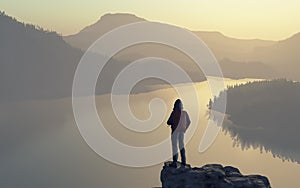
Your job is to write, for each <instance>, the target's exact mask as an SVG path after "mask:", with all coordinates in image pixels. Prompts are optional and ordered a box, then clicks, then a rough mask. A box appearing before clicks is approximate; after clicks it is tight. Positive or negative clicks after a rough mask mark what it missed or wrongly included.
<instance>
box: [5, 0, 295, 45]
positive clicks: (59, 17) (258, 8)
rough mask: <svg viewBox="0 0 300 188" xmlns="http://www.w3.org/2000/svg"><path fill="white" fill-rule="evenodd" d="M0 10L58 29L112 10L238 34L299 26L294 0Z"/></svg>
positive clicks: (170, 0) (98, 1) (98, 2)
mask: <svg viewBox="0 0 300 188" xmlns="http://www.w3.org/2000/svg"><path fill="white" fill-rule="evenodd" d="M0 10H2V11H5V12H6V13H7V14H9V15H11V16H14V17H16V18H17V19H18V20H20V21H24V22H29V23H33V24H37V25H40V26H42V27H44V28H47V29H51V30H55V31H57V32H59V33H62V34H63V35H68V34H73V33H76V32H78V31H79V30H80V29H82V28H83V27H85V26H87V25H90V24H92V23H94V22H96V21H97V20H98V19H99V17H100V16H101V15H103V14H105V13H117V12H126V13H133V14H136V15H137V16H140V17H143V18H146V19H148V20H152V21H160V22H166V23H170V24H175V25H179V26H183V27H187V28H189V29H192V30H216V31H220V32H222V33H224V34H225V35H227V36H232V37H237V38H261V39H273V40H278V39H284V38H287V37H289V36H291V35H293V34H295V33H297V32H300V11H299V10H300V1H299V0H151V1H150V0H147V1H145V0H106V1H104V0H1V1H0Z"/></svg>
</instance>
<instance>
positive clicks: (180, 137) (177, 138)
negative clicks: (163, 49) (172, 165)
mask: <svg viewBox="0 0 300 188" xmlns="http://www.w3.org/2000/svg"><path fill="white" fill-rule="evenodd" d="M171 140H172V153H173V162H177V160H178V143H179V150H180V156H181V162H182V163H183V164H186V157H185V149H184V132H177V131H175V132H173V133H172V136H171Z"/></svg>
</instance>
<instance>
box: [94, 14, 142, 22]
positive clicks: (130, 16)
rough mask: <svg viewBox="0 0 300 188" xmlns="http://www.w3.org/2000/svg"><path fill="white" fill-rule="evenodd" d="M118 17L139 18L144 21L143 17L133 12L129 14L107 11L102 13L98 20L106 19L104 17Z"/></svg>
mask: <svg viewBox="0 0 300 188" xmlns="http://www.w3.org/2000/svg"><path fill="white" fill-rule="evenodd" d="M118 18H122V19H124V18H127V19H136V20H140V21H145V19H143V18H140V17H138V16H136V15H135V14H130V13H107V14H104V15H102V16H101V17H100V19H99V21H100V20H102V21H103V20H106V19H118Z"/></svg>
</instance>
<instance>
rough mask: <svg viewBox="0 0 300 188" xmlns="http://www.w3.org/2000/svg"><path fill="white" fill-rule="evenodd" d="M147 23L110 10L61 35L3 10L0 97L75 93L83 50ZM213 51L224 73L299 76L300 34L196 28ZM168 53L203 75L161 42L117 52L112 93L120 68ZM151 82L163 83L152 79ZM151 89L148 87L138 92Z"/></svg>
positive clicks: (109, 79) (110, 71)
mask: <svg viewBox="0 0 300 188" xmlns="http://www.w3.org/2000/svg"><path fill="white" fill-rule="evenodd" d="M139 21H145V19H142V18H139V17H137V16H135V15H131V14H106V15H104V16H102V17H101V19H100V20H99V21H97V22H96V23H95V24H93V25H91V26H87V27H85V28H84V29H82V30H81V31H80V32H79V33H77V34H75V35H71V36H65V37H62V36H60V35H58V34H57V33H56V32H52V31H45V30H43V29H42V28H39V27H36V26H34V25H31V24H24V23H21V22H19V21H17V20H16V19H14V18H12V17H10V16H7V15H6V14H4V13H3V12H0V28H1V29H0V41H1V43H0V87H1V93H0V98H1V100H3V99H5V100H6V99H39V98H61V97H67V96H71V90H72V81H73V77H74V72H75V70H76V66H77V65H78V62H79V61H80V59H81V57H82V55H83V51H85V50H86V49H87V48H88V47H89V45H91V44H92V43H93V42H94V41H95V40H96V39H97V38H99V37H100V36H102V35H103V34H104V33H106V32H108V31H110V30H111V29H113V28H116V27H118V26H121V25H124V24H128V23H133V22H139ZM194 33H195V34H196V35H198V36H199V37H200V38H201V39H202V40H203V41H204V42H205V43H206V44H207V45H208V46H209V47H210V48H211V50H212V51H213V52H214V54H215V56H216V57H217V59H218V60H219V62H220V65H221V68H222V70H223V73H224V75H225V77H229V78H245V77H252V78H277V77H286V78H288V79H293V80H300V75H299V74H298V72H299V63H298V62H299V59H300V55H299V53H298V49H300V34H297V35H295V36H293V37H291V38H289V39H286V40H283V41H278V42H276V41H265V40H241V39H233V38H229V37H226V36H224V35H222V34H221V33H218V32H202V31H197V32H194ZM149 56H156V57H164V58H168V59H170V60H172V61H174V62H176V63H178V64H179V65H180V66H182V67H183V68H184V69H185V70H186V71H187V72H188V73H189V74H190V75H191V77H192V79H193V80H194V81H202V80H204V79H205V77H204V75H203V74H201V70H199V69H198V68H197V67H196V66H195V64H194V63H193V62H192V61H191V60H190V59H189V58H188V57H187V56H186V55H184V54H183V53H180V52H179V51H178V50H175V49H172V48H169V47H166V46H161V45H158V44H151V45H149V44H141V45H136V46H132V47H129V48H128V49H126V50H123V51H121V52H119V53H118V54H117V55H116V56H115V57H114V58H113V59H112V60H111V62H110V65H109V66H107V67H106V68H105V69H104V70H103V74H102V75H104V77H106V80H105V84H104V85H105V86H104V88H101V89H97V90H96V92H97V93H106V92H109V91H110V90H109V89H110V87H111V84H112V83H113V80H114V78H115V76H116V75H117V73H118V71H120V70H121V69H122V68H124V67H125V66H126V65H127V64H129V63H130V62H131V61H133V60H136V59H139V58H141V57H149ZM147 83H148V85H151V84H154V83H160V82H156V81H153V80H150V81H148V82H147ZM143 91H147V89H145V88H139V89H137V92H143Z"/></svg>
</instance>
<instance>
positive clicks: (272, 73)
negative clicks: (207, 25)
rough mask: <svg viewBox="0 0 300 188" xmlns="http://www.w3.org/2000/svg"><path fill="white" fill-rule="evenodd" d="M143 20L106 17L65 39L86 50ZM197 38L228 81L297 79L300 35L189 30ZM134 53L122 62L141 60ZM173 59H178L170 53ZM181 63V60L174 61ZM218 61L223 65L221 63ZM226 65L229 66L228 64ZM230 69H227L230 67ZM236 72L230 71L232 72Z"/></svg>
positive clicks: (160, 51)
mask: <svg viewBox="0 0 300 188" xmlns="http://www.w3.org/2000/svg"><path fill="white" fill-rule="evenodd" d="M140 21H146V20H145V19H143V18H139V17H137V16H135V15H132V14H121V13H119V14H106V15H104V16H102V17H101V18H100V20H99V21H97V22H96V23H94V24H92V25H90V26H87V27H85V28H83V29H82V30H81V31H80V32H79V33H77V34H75V35H70V36H65V37H64V40H66V41H67V42H68V43H69V44H71V45H72V46H75V47H77V48H81V49H82V50H86V49H87V48H88V47H89V46H90V45H91V44H92V43H93V42H94V41H95V40H96V39H98V38H99V37H101V36H102V35H103V34H104V33H106V32H108V31H110V30H111V29H114V28H117V27H119V26H122V25H125V24H129V23H134V22H140ZM193 33H195V34H196V35H197V36H199V38H201V39H202V40H203V41H204V42H205V43H206V44H207V45H208V47H209V48H210V49H211V50H212V52H213V53H214V54H215V56H216V58H217V59H218V60H219V61H220V64H221V67H222V69H223V70H225V71H224V72H225V76H227V77H232V78H240V77H256V78H277V77H286V78H288V79H293V80H300V75H299V74H298V71H297V70H299V68H300V63H299V60H300V55H299V53H298V51H299V50H298V49H300V33H298V34H296V35H294V36H292V37H290V38H287V39H285V40H282V41H269V40H260V39H235V38H231V37H226V36H224V35H223V34H221V33H219V32H208V31H193ZM134 50H135V52H133V51H131V50H127V52H126V53H123V54H122V56H123V57H122V59H123V60H124V59H127V60H128V59H134V58H132V56H139V57H143V56H145V54H144V55H143V53H145V51H144V50H138V49H134ZM149 51H150V52H151V51H159V53H160V56H165V54H163V53H165V52H164V50H158V49H157V46H155V48H151V47H149V48H147V53H149ZM156 55H157V53H156ZM172 56H173V57H176V58H177V60H178V56H177V55H176V54H174V53H173V54H172ZM178 61H182V60H178ZM222 62H225V64H223V63H222ZM229 62H230V63H229ZM229 65H231V66H234V67H231V66H229ZM233 69H234V70H236V71H238V72H236V71H232V70H233Z"/></svg>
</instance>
